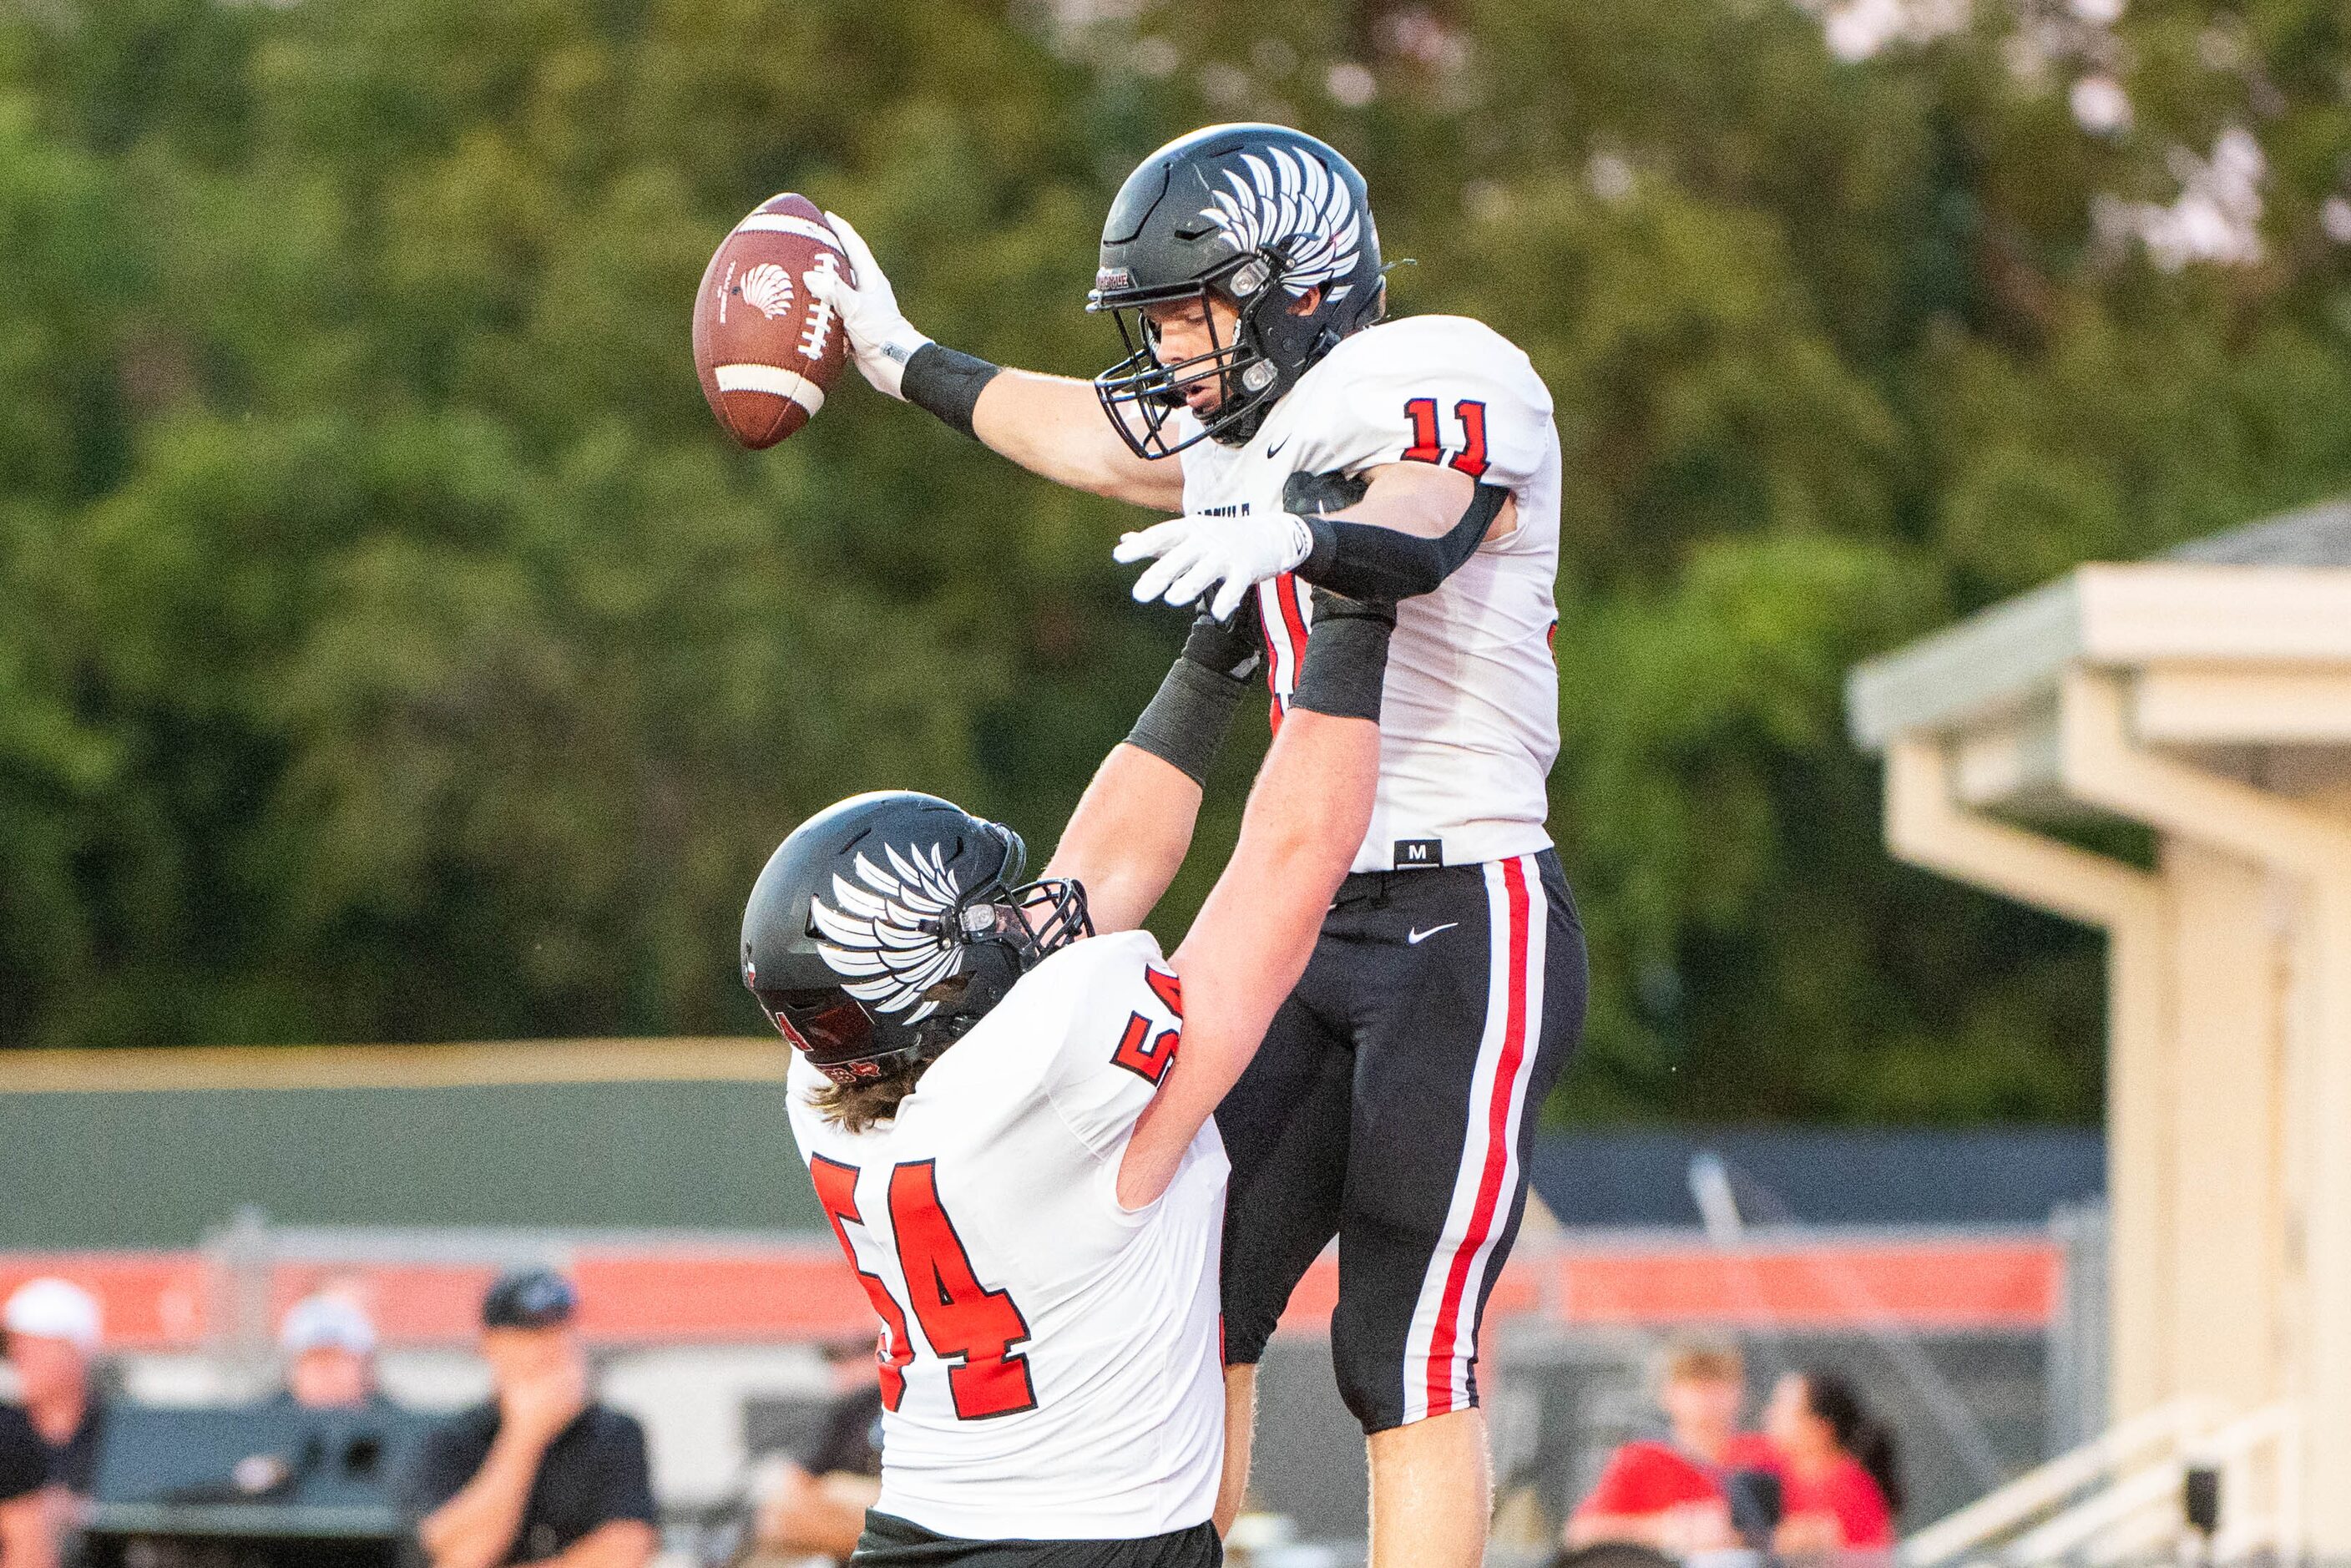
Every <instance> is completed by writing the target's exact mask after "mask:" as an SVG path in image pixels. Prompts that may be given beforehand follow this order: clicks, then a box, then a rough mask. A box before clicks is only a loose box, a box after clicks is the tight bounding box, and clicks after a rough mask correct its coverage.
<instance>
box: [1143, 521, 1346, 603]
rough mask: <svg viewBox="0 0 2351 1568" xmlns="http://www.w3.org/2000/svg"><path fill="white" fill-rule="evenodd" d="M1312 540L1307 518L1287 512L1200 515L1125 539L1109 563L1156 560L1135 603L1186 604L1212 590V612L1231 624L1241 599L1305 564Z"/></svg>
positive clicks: (1159, 525)
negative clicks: (1244, 595) (1266, 514)
mask: <svg viewBox="0 0 2351 1568" xmlns="http://www.w3.org/2000/svg"><path fill="white" fill-rule="evenodd" d="M1313 548H1314V536H1313V535H1312V534H1311V533H1310V532H1308V531H1307V528H1306V522H1305V519H1304V518H1302V517H1292V516H1290V514H1289V513H1287V512H1285V513H1283V514H1281V515H1280V517H1205V516H1203V515H1201V514H1199V513H1193V514H1191V515H1189V516H1187V517H1175V518H1171V519H1169V520H1168V521H1166V522H1164V523H1160V524H1158V525H1156V526H1155V527H1153V528H1144V530H1142V531H1141V532H1140V533H1132V534H1123V535H1121V536H1120V538H1119V541H1118V548H1117V549H1113V550H1112V551H1111V552H1110V553H1111V559H1113V560H1115V561H1120V562H1122V563H1123V562H1129V561H1138V560H1142V559H1145V558H1146V557H1156V558H1157V559H1155V560H1153V561H1152V564H1151V565H1150V566H1149V567H1148V568H1146V569H1145V570H1144V573H1143V575H1142V576H1141V577H1139V578H1137V579H1135V581H1134V601H1135V602H1136V603H1137V604H1148V603H1150V602H1151V601H1153V600H1155V599H1165V600H1166V601H1167V602H1168V603H1170V604H1175V605H1185V604H1190V603H1193V602H1194V601H1196V600H1198V598H1199V597H1200V595H1202V594H1203V593H1206V592H1207V591H1208V590H1209V589H1211V588H1214V589H1216V591H1217V593H1216V597H1215V598H1214V599H1212V600H1210V601H1209V602H1208V613H1209V614H1211V615H1213V616H1215V617H1216V618H1217V620H1219V621H1226V620H1229V619H1231V617H1232V613H1233V612H1234V611H1236V610H1238V609H1239V608H1240V603H1241V595H1242V594H1244V593H1247V592H1248V591H1249V589H1250V588H1251V587H1252V586H1253V585H1255V584H1257V583H1260V582H1263V581H1264V580H1266V579H1267V578H1269V577H1278V576H1280V574H1281V573H1283V572H1285V571H1288V570H1290V569H1291V568H1292V567H1294V566H1296V565H1297V564H1298V563H1299V562H1300V561H1301V560H1304V559H1306V556H1307V553H1308V552H1309V551H1310V550H1311V549H1313Z"/></svg>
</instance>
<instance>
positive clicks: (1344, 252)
mask: <svg viewBox="0 0 2351 1568" xmlns="http://www.w3.org/2000/svg"><path fill="white" fill-rule="evenodd" d="M1240 161H1241V164H1242V166H1243V168H1245V169H1247V170H1248V177H1247V178H1246V179H1244V178H1243V177H1242V172H1241V170H1240V169H1230V168H1228V169H1227V170H1226V171H1225V183H1226V184H1227V185H1228V187H1230V188H1229V189H1228V190H1222V191H1212V192H1210V193H1209V201H1210V204H1209V205H1207V206H1206V207H1203V208H1201V209H1200V215H1201V216H1202V217H1204V218H1206V219H1207V220H1208V221H1209V222H1210V223H1212V224H1215V225H1217V229H1218V230H1220V231H1221V232H1222V233H1223V235H1224V236H1225V238H1226V239H1227V240H1228V241H1230V242H1231V244H1232V246H1233V248H1235V249H1236V250H1240V251H1252V250H1262V251H1270V252H1275V253H1277V254H1285V255H1286V260H1285V263H1284V265H1283V267H1282V270H1281V286H1282V287H1284V288H1287V289H1288V290H1290V295H1291V297H1292V298H1299V297H1301V296H1303V295H1304V294H1305V292H1306V291H1307V290H1308V289H1310V288H1312V287H1316V286H1317V285H1319V284H1326V283H1329V282H1330V281H1331V280H1332V278H1334V277H1345V276H1347V274H1349V273H1351V272H1353V271H1354V270H1355V258H1356V256H1357V255H1358V254H1359V246H1360V242H1361V240H1362V237H1363V230H1364V218H1363V214H1361V213H1359V212H1357V211H1356V210H1355V197H1354V193H1353V192H1352V191H1350V190H1348V189H1347V182H1345V181H1344V180H1342V179H1340V178H1339V177H1338V176H1336V175H1334V174H1332V172H1331V171H1330V170H1329V168H1327V167H1326V166H1324V164H1323V162H1322V160H1321V159H1320V158H1312V157H1308V156H1305V155H1304V154H1301V153H1297V152H1291V151H1290V149H1289V148H1287V147H1269V148H1267V149H1266V150H1265V152H1264V153H1263V155H1262V156H1260V155H1259V154H1258V153H1255V152H1244V153H1242V154H1241V159H1240ZM1352 287H1353V285H1352V284H1346V283H1342V284H1340V285H1339V286H1338V287H1334V288H1332V290H1331V293H1330V298H1332V300H1334V301H1336V300H1340V299H1344V298H1346V297H1347V293H1348V290H1349V289H1350V288H1352Z"/></svg>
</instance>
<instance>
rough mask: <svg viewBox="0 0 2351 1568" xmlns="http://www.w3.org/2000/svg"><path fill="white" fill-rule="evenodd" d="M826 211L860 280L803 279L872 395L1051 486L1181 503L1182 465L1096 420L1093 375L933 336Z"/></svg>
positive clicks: (1156, 503) (860, 243) (818, 275)
mask: <svg viewBox="0 0 2351 1568" xmlns="http://www.w3.org/2000/svg"><path fill="white" fill-rule="evenodd" d="M825 216H826V218H827V219H828V220H830V221H831V225H832V227H833V232H834V233H836V234H838V235H840V236H841V248H842V249H843V250H845V251H847V252H848V254H849V259H850V264H851V265H852V267H855V268H856V271H857V279H856V282H855V283H854V284H853V285H852V283H851V282H850V281H849V280H848V279H847V278H844V277H840V276H839V275H838V274H835V273H830V272H811V273H809V274H808V275H807V277H806V278H805V279H804V281H805V282H806V283H807V285H808V287H809V290H810V292H811V293H813V294H815V295H816V296H817V297H818V298H822V299H826V300H829V301H831V304H832V307H833V308H834V309H835V310H837V311H838V312H840V315H841V323H842V325H843V326H845V327H846V328H847V329H848V330H849V340H850V346H851V348H852V350H853V351H854V353H855V354H856V357H857V369H858V371H859V372H860V373H862V375H863V376H864V377H865V379H866V380H867V381H868V382H872V385H873V388H874V390H875V391H876V392H886V393H887V394H889V395H890V396H892V397H893V398H896V399H898V400H899V401H900V402H911V403H913V404H914V405H915V406H916V407H918V408H923V409H927V410H929V411H930V412H931V413H934V414H936V415H937V416H938V417H939V418H940V419H941V420H944V421H945V422H946V423H948V424H950V425H952V426H954V427H955V428H956V429H957V430H960V431H962V432H963V433H964V434H966V435H974V436H977V437H978V438H979V439H980V440H981V441H983V442H985V443H986V444H987V445H989V446H990V447H992V448H994V449H995V450H996V451H997V452H998V453H1000V454H1002V455H1004V456H1006V457H1009V458H1010V459H1012V461H1013V462H1015V463H1018V464H1019V465H1021V466H1022V467H1023V468H1026V469H1028V470H1029V472H1031V473H1033V474H1039V475H1042V476H1044V477H1046V478H1048V479H1051V480H1053V481H1055V482H1056V483H1059V484H1062V485H1068V486H1071V487H1072V488H1074V489H1080V490H1090V491H1092V493H1093V494H1095V495H1097V496H1108V497H1112V498H1113V499H1114V500H1120V501H1133V502H1134V503H1135V504H1136V505H1137V506H1144V507H1162V508H1173V507H1180V506H1182V505H1183V503H1184V471H1183V468H1182V466H1181V465H1178V464H1176V463H1174V462H1171V461H1168V460H1167V459H1165V458H1160V459H1150V458H1145V457H1144V456H1142V455H1139V454H1137V453H1136V452H1134V450H1133V449H1132V448H1130V447H1129V446H1128V445H1127V444H1126V442H1125V441H1124V440H1123V439H1121V437H1120V435H1119V434H1118V432H1117V430H1116V429H1114V428H1113V426H1112V425H1111V423H1110V422H1109V421H1108V420H1107V419H1105V418H1103V417H1102V402H1101V399H1100V398H1099V397H1098V396H1097V395H1096V394H1095V392H1094V387H1093V383H1092V382H1081V381H1072V380H1071V379H1069V378H1067V377H1064V376H1047V375H1039V374H1036V373H1034V372H1031V371H1015V370H1007V369H1005V368H1004V367H1002V366H1000V365H992V364H990V363H988V362H987V361H986V360H982V359H977V358H975V357H974V356H972V355H970V354H965V353H958V352H957V351H956V350H953V349H950V348H947V347H946V346H945V345H943V344H940V343H935V342H934V341H932V340H931V339H930V338H929V337H928V336H927V335H926V334H925V333H924V332H922V331H920V330H919V329H916V328H915V326H914V323H913V322H911V321H909V320H907V319H906V315H905V312H904V311H903V310H901V309H900V308H898V296H897V293H896V291H895V290H894V289H893V288H892V287H890V279H889V277H887V275H885V274H884V273H883V270H882V264H881V263H880V262H878V261H876V260H875V259H874V256H873V251H872V247H871V246H867V245H866V243H865V240H864V238H863V236H862V235H859V234H858V232H857V231H856V229H854V228H852V226H850V224H849V221H848V220H847V219H846V218H843V217H842V216H841V214H838V213H828V214H825Z"/></svg>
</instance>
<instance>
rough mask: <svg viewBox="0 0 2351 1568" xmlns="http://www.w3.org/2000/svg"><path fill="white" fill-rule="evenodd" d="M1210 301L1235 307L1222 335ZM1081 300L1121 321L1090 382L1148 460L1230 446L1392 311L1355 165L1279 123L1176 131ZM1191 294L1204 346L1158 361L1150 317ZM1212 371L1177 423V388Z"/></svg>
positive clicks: (1180, 400)
mask: <svg viewBox="0 0 2351 1568" xmlns="http://www.w3.org/2000/svg"><path fill="white" fill-rule="evenodd" d="M1214 300H1222V301H1223V302H1224V303H1226V304H1227V305H1229V306H1231V307H1232V308H1234V309H1235V310H1236V311H1237V312H1238V319H1237V321H1236V323H1235V326H1234V330H1233V340H1232V341H1231V342H1230V343H1222V342H1219V341H1217V336H1216V333H1217V326H1216V313H1215V311H1214V309H1213V308H1211V302H1212V301H1214ZM1086 301H1087V302H1086V308H1087V309H1089V310H1092V311H1096V312H1102V313H1107V314H1109V315H1110V316H1111V317H1112V318H1113V319H1115V320H1116V321H1117V323H1118V328H1119V335H1120V338H1121V340H1123V343H1124V344H1125V348H1126V355H1125V357H1124V358H1123V359H1122V360H1121V361H1119V362H1118V363H1116V364H1114V365H1113V366H1112V367H1111V368H1110V369H1108V370H1106V371H1103V372H1102V374H1101V375H1099V376H1096V377H1095V378H1094V392H1095V395H1096V396H1097V397H1099V398H1100V399H1101V400H1102V411H1103V413H1105V414H1106V415H1108V416H1109V418H1110V421H1111V424H1112V427H1113V429H1115V430H1116V431H1117V432H1118V433H1119V435H1120V437H1121V438H1122V439H1123V440H1124V441H1125V443H1126V444H1127V445H1128V446H1130V447H1132V448H1133V449H1134V451H1135V452H1136V453H1137V454H1138V455H1142V456H1144V457H1153V458H1155V457H1166V456H1170V455H1174V454H1175V453H1177V452H1180V451H1182V450H1184V448H1186V446H1189V445H1191V444H1194V443H1196V442H1199V441H1204V440H1210V439H1213V440H1217V441H1219V442H1223V443H1226V444H1234V445H1238V444H1240V443H1242V442H1245V441H1247V440H1249V437H1250V436H1252V435H1254V434H1256V433H1257V430H1258V427H1259V425H1261V424H1262V423H1264V422H1265V417H1266V415H1267V414H1268V413H1270V412H1271V411H1272V408H1273V405H1274V404H1275V403H1276V402H1279V401H1280V398H1281V396H1282V394H1283V393H1285V392H1288V391H1289V390H1290V387H1291V386H1293V385H1295V384H1296V382H1297V381H1298V378H1299V377H1300V376H1301V375H1303V374H1304V373H1305V372H1306V371H1307V370H1308V369H1309V368H1311V366H1312V365H1313V364H1314V362H1315V361H1318V360H1320V359H1321V358H1322V356H1323V355H1324V354H1327V353H1329V352H1330V351H1331V350H1332V347H1333V346H1335V345H1336V344H1337V343H1338V342H1339V340H1341V339H1342V338H1343V337H1345V336H1346V335H1347V334H1348V333H1350V332H1353V331H1357V330H1360V329H1363V328H1364V327H1368V326H1370V325H1371V324H1372V323H1373V322H1374V321H1376V320H1378V319H1380V316H1381V314H1382V312H1383V311H1384V309H1385V308H1386V286H1385V284H1384V282H1383V281H1382V278H1381V274H1380V247H1379V234H1378V231H1377V229H1376V227H1375V226H1374V224H1373V221H1372V212H1371V202H1370V197H1369V194H1368V193H1367V192H1366V191H1365V189H1364V179H1363V176H1362V175H1361V174H1359V173H1357V172H1355V168H1354V166H1353V164H1351V163H1349V162H1347V160H1346V159H1345V158H1343V157H1342V156H1340V154H1339V153H1338V152H1336V151H1335V150H1334V149H1332V148H1331V147H1330V146H1328V145H1327V144H1325V143H1323V142H1322V141H1316V140H1315V139H1314V138H1313V137H1311V136H1308V135H1306V134H1304V133H1303V132H1301V131H1291V130H1290V129H1288V128H1287V127H1284V126H1278V125H1216V126H1210V127H1208V128H1207V130H1205V131H1194V132H1193V133H1192V134H1191V135H1189V136H1186V137H1182V138H1179V139H1178V140H1176V141H1171V142H1169V143H1168V144H1167V145H1166V146H1165V147H1163V148H1161V149H1160V150H1159V151H1158V152H1155V153H1153V154H1152V155H1151V156H1150V157H1148V158H1146V159H1144V161H1143V163H1142V164H1141V165H1140V166H1139V167H1138V168H1137V169H1136V170H1135V171H1134V173H1133V174H1131V175H1129V176H1128V177H1127V180H1126V183H1125V184H1124V185H1123V186H1122V187H1120V190H1119V193H1118V196H1117V198H1116V199H1115V200H1114V201H1113V203H1112V204H1111V211H1110V217H1109V219H1108V221H1106V222H1105V223H1104V224H1103V225H1102V265H1101V268H1100V270H1098V271H1097V272H1096V273H1095V275H1094V287H1093V289H1092V292H1091V293H1089V294H1088V295H1087V297H1086ZM1187 301H1196V302H1197V303H1198V305H1199V307H1200V308H1201V309H1202V311H1203V312H1204V313H1205V314H1206V316H1207V323H1208V329H1209V344H1210V347H1209V350H1208V352H1207V353H1205V354H1200V355H1196V356H1194V357H1192V358H1190V359H1186V360H1181V361H1175V363H1172V364H1169V363H1163V362H1162V361H1161V360H1160V358H1159V352H1158V341H1157V337H1156V333H1155V329H1154V328H1153V326H1152V323H1151V320H1150V318H1149V316H1148V314H1147V312H1148V310H1149V309H1150V308H1152V307H1155V306H1164V305H1169V304H1180V303H1184V302H1187ZM1212 376H1213V377H1216V378H1217V381H1218V392H1219V398H1218V402H1217V407H1216V409H1215V410H1214V411H1213V412H1212V413H1209V414H1208V415H1207V417H1206V418H1204V419H1202V420H1201V421H1200V422H1199V428H1198V429H1197V430H1196V431H1193V432H1191V433H1189V434H1184V433H1183V432H1182V427H1181V425H1180V424H1179V423H1177V422H1176V418H1175V416H1176V415H1177V414H1178V413H1180V412H1182V411H1183V410H1184V408H1185V407H1186V399H1185V395H1184V394H1185V392H1186V390H1187V389H1189V388H1191V387H1194V386H1196V385H1197V384H1199V383H1200V382H1203V381H1205V380H1207V379H1208V378H1209V377H1212Z"/></svg>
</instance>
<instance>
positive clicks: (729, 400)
mask: <svg viewBox="0 0 2351 1568" xmlns="http://www.w3.org/2000/svg"><path fill="white" fill-rule="evenodd" d="M819 267H828V268H833V269H837V270H838V271H839V272H840V273H841V276H843V277H849V278H851V279H852V281H853V280H854V278H855V276H856V275H855V273H854V272H853V271H852V269H851V267H850V265H849V257H848V256H847V255H845V254H844V253H843V252H842V250H841V240H840V238H839V236H837V235H834V233H833V232H832V225H831V224H828V223H826V222H825V221H824V213H823V211H822V210H821V209H820V208H819V207H818V206H817V204H815V203H814V202H811V201H810V200H809V199H808V198H807V197H806V196H802V195H797V194H795V193H792V192H789V191H787V192H785V193H783V194H782V195H780V196H771V197H769V198H768V200H766V201H764V202H762V203H760V204H759V206H758V210H757V211H755V212H753V213H752V214H751V215H750V216H749V217H747V218H745V219H744V220H743V221H742V222H741V223H739V224H737V225H735V228H734V232H732V233H731V234H729V235H727V236H726V239H725V240H723V241H721V242H720V244H719V246H718V254H717V255H716V256H712V257H711V258H710V266H709V267H708V269H707V270H705V272H704V273H703V275H702V290H701V292H700V293H698V294H696V295H695V299H694V368H695V372H696V373H697V374H699V375H700V376H701V377H702V395H703V396H704V397H705V398H707V399H708V400H709V401H710V412H711V413H715V414H716V415H717V416H718V423H720V424H722V425H724V426H726V434H729V435H731V436H733V437H734V438H735V439H736V440H737V441H739V442H741V443H742V444H744V445H746V446H748V447H752V448H755V449H756V448H758V447H762V446H773V445H774V444H776V443H777V442H778V441H781V440H782V439H783V438H784V437H785V436H787V435H789V434H791V433H792V432H794V431H795V430H798V429H799V427H800V426H801V425H803V424H806V423H808V422H809V421H810V419H811V418H813V417H814V416H815V414H816V411H817V410H818V409H820V408H822V407H823V406H824V394H825V393H826V392H828V391H830V390H831V387H832V382H833V378H834V377H835V376H838V375H839V374H841V361H843V360H845V359H846V358H848V354H849V335H848V333H847V332H845V331H843V330H842V329H841V318H840V317H839V316H838V315H837V314H835V313H834V311H833V308H832V307H831V306H830V305H827V304H825V303H823V302H822V301H821V300H819V299H815V298H811V297H810V294H809V289H808V285H807V284H806V283H805V282H803V281H802V278H803V277H804V276H805V275H806V274H807V273H810V272H811V271H814V270H816V269H817V268H819Z"/></svg>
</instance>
